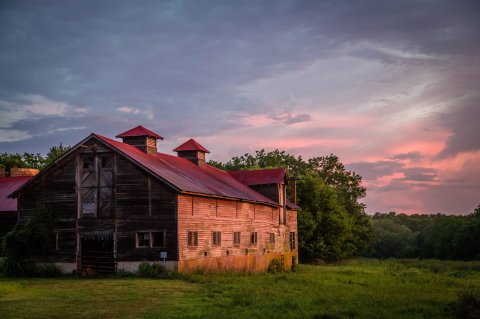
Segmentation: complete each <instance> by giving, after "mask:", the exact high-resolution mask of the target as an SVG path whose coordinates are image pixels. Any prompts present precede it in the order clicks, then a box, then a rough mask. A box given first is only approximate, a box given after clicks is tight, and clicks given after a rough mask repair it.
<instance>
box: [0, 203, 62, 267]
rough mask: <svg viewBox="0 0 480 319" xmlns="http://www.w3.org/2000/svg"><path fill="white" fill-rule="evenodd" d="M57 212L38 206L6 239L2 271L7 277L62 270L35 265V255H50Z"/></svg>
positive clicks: (42, 256)
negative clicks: (28, 218) (55, 213)
mask: <svg viewBox="0 0 480 319" xmlns="http://www.w3.org/2000/svg"><path fill="white" fill-rule="evenodd" d="M54 221H55V215H54V213H53V211H52V210H50V209H47V208H45V207H39V208H37V209H36V210H35V212H34V214H33V216H32V218H31V219H30V220H28V221H27V222H26V223H23V224H17V225H15V227H14V228H13V229H12V230H11V231H10V232H8V233H7V234H6V235H5V237H4V239H3V245H2V246H3V248H2V249H3V252H4V253H5V256H6V259H5V260H4V261H3V262H2V265H1V266H0V272H1V273H2V274H3V275H4V276H7V277H45V276H57V275H58V274H61V271H60V269H58V268H57V267H55V266H54V265H41V266H39V265H35V262H34V259H32V257H40V258H44V257H46V256H48V254H49V252H50V251H49V249H50V247H51V240H52V236H51V235H52V232H53V224H54Z"/></svg>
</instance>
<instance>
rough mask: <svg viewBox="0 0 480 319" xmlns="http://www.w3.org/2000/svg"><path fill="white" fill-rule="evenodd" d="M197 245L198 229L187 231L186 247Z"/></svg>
mask: <svg viewBox="0 0 480 319" xmlns="http://www.w3.org/2000/svg"><path fill="white" fill-rule="evenodd" d="M197 246H198V231H191V230H189V231H188V247H197Z"/></svg>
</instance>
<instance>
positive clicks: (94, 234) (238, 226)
mask: <svg viewBox="0 0 480 319" xmlns="http://www.w3.org/2000/svg"><path fill="white" fill-rule="evenodd" d="M116 137H117V138H118V139H121V140H122V141H119V140H114V139H110V138H107V137H104V136H101V135H99V134H95V133H92V134H90V135H89V136H87V137H86V138H85V139H83V140H82V141H80V142H79V143H78V144H76V145H75V146H74V147H72V148H71V149H70V150H69V151H68V152H67V153H65V154H64V155H62V156H61V157H60V158H58V159H57V160H56V161H55V162H54V163H52V164H50V165H49V166H48V167H47V168H45V169H44V170H42V171H41V172H40V173H39V174H38V175H36V176H35V177H33V178H32V179H30V180H29V181H28V182H27V183H25V184H24V185H23V186H21V187H20V188H18V189H17V190H16V191H15V192H13V193H12V194H11V195H10V196H11V197H15V198H17V201H18V218H19V222H24V221H26V220H28V219H29V218H31V216H32V214H33V213H34V211H35V209H36V208H37V207H47V208H49V209H51V210H52V211H53V212H54V213H55V216H56V220H55V226H54V233H53V234H52V238H54V241H55V245H53V246H54V247H55V248H54V249H52V252H51V253H50V255H49V256H48V258H47V261H48V262H53V263H55V264H57V265H58V266H61V267H62V268H63V269H64V270H65V271H72V270H76V271H77V272H78V273H84V274H85V273H113V272H116V271H118V270H127V271H135V270H137V269H138V266H139V264H140V263H142V262H144V261H147V262H154V261H158V262H162V263H165V265H166V267H167V268H175V269H178V271H181V272H189V271H193V270H196V269H199V268H202V269H211V270H236V271H262V270H265V269H266V268H267V267H268V265H269V263H270V261H271V260H272V259H280V260H282V261H283V262H284V264H285V265H286V267H291V266H292V265H293V264H295V263H297V262H298V249H297V240H298V238H297V212H298V210H299V207H298V206H297V205H296V204H295V203H294V201H295V199H294V198H293V201H290V200H289V199H287V193H286V185H287V182H288V176H287V172H286V171H285V169H283V168H278V169H265V170H257V171H236V172H228V171H223V170H220V169H217V168H214V167H212V166H210V165H208V164H207V163H206V154H207V153H209V151H208V150H207V149H206V148H205V147H203V146H202V145H200V144H199V143H198V142H196V141H195V140H194V139H190V140H188V141H186V142H185V143H183V144H182V145H180V146H179V147H177V148H176V149H174V151H175V152H176V153H177V156H174V155H168V154H165V153H161V152H158V150H157V148H158V147H159V144H160V143H161V140H163V137H161V136H160V135H158V134H156V133H154V132H152V131H150V130H149V129H147V128H145V127H142V126H137V127H135V128H132V129H130V130H128V131H126V132H123V133H121V134H118V135H117V136H116ZM290 188H291V189H293V190H294V189H295V186H294V184H293V185H291V187H290ZM293 194H294V192H293Z"/></svg>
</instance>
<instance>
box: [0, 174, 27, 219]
mask: <svg viewBox="0 0 480 319" xmlns="http://www.w3.org/2000/svg"><path fill="white" fill-rule="evenodd" d="M31 178H32V176H17V177H2V178H0V212H12V211H16V210H17V199H16V198H7V196H8V195H10V194H11V193H13V192H14V191H15V190H17V189H18V188H20V187H21V186H22V185H23V184H25V183H26V182H28V181H29V180H30V179H31Z"/></svg>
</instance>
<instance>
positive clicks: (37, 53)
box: [0, 0, 480, 214]
mask: <svg viewBox="0 0 480 319" xmlns="http://www.w3.org/2000/svg"><path fill="white" fill-rule="evenodd" d="M479 120H480V1H476V0H473V1H463V0H459V1H442V0H438V1H433V0H431V1H430V0H423V1H411V0H403V1H393V0H378V1H373V0H365V1H341V0H338V1H293V0H292V1H281V0H274V1H273V0H272V1H261V0H257V1H250V0H246V1H209V0H205V1H194V0H191V1H153V0H152V1H142V0H140V1H63V0H62V1H8V0H2V1H0V152H8V153H16V152H19V153H23V152H29V153H37V152H40V153H42V154H45V153H47V152H48V149H49V148H50V147H51V146H53V145H59V144H60V143H62V144H63V145H74V144H76V143H78V142H79V141H80V140H82V139H83V138H85V137H86V136H88V135H89V134H90V133H91V132H95V133H98V134H101V135H104V136H107V137H111V138H113V137H114V136H115V135H116V134H118V133H121V132H123V131H126V130H128V129H130V128H132V127H134V126H137V125H143V126H145V127H147V128H149V129H150V130H152V131H154V132H156V133H158V134H160V135H162V136H163V137H164V138H165V140H164V141H162V142H161V143H159V151H160V152H163V153H167V154H173V152H172V150H173V149H174V148H175V147H176V146H178V145H180V144H181V143H183V142H184V141H186V140H187V139H189V138H195V140H197V141H198V142H199V143H201V144H202V145H203V146H205V147H206V148H207V149H209V150H210V152H211V153H210V154H208V157H207V159H212V160H216V161H226V160H228V159H230V158H231V157H232V156H236V155H242V154H244V153H254V152H255V150H260V149H262V148H264V149H265V150H267V151H271V150H274V149H280V150H285V151H287V152H288V153H290V154H294V155H296V156H299V155H301V156H302V157H303V158H310V157H314V156H324V155H328V154H335V155H337V156H338V157H339V158H340V161H341V162H342V163H344V164H345V166H346V167H347V168H348V169H350V170H353V171H355V172H356V173H357V174H359V175H361V176H362V177H363V185H364V186H366V187H367V196H366V198H364V200H363V202H364V203H365V204H366V205H367V212H369V213H374V212H389V211H396V212H398V213H407V214H412V213H446V214H464V213H470V212H472V211H473V209H474V208H475V207H476V206H477V205H478V204H479V203H480V134H479V133H480V129H479V125H478V123H479Z"/></svg>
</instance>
